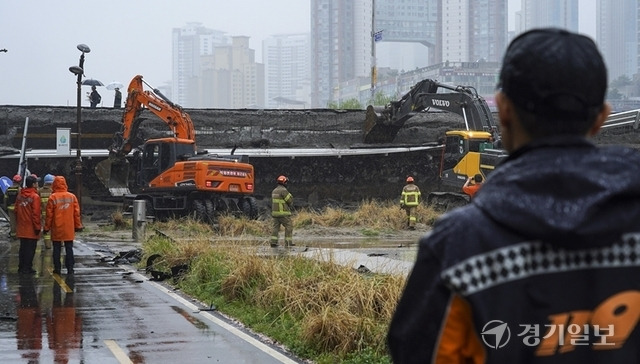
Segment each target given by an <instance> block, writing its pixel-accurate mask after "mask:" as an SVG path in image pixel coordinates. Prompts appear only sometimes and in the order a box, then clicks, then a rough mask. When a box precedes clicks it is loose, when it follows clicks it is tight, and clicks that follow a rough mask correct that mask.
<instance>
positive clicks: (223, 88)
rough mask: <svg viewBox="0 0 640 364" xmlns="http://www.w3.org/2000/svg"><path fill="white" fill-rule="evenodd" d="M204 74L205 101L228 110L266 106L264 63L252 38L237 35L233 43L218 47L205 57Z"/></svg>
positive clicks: (203, 90) (232, 38) (202, 92)
mask: <svg viewBox="0 0 640 364" xmlns="http://www.w3.org/2000/svg"><path fill="white" fill-rule="evenodd" d="M203 59H204V60H205V63H206V66H205V67H203V72H202V76H201V82H200V85H201V86H200V87H201V94H202V95H204V100H203V102H204V103H205V104H206V105H210V107H216V108H225V109H242V108H263V107H264V105H265V103H264V65H263V64H261V63H256V61H255V50H253V49H251V48H249V37H246V36H233V37H231V45H228V46H219V47H216V48H215V50H214V52H213V54H212V55H211V56H206V57H203Z"/></svg>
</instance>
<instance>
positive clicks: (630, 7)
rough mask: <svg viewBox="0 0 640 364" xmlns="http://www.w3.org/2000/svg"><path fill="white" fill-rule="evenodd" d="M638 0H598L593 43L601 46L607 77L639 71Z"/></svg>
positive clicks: (613, 77) (610, 78) (611, 78)
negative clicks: (594, 41)
mask: <svg viewBox="0 0 640 364" xmlns="http://www.w3.org/2000/svg"><path fill="white" fill-rule="evenodd" d="M638 7H639V4H638V1H637V0H616V1H612V0H606V1H605V0H597V3H596V18H597V19H596V42H597V43H598V46H599V47H600V51H601V52H602V54H603V56H604V59H605V62H606V64H607V68H608V70H609V80H610V81H611V80H615V79H616V78H618V77H620V76H622V75H627V76H628V77H629V78H631V77H632V76H633V75H634V74H636V73H638V72H639V70H638V66H639V62H638V57H639V54H638V51H639V47H638V42H639V41H640V37H639V36H638V22H639V19H638V17H639V14H640V10H639V9H638Z"/></svg>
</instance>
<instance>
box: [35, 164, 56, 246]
mask: <svg viewBox="0 0 640 364" xmlns="http://www.w3.org/2000/svg"><path fill="white" fill-rule="evenodd" d="M53 178H54V175H52V174H47V175H46V176H44V181H43V182H42V187H40V190H39V191H38V192H39V193H40V201H41V206H42V226H44V219H45V216H46V213H47V209H46V206H47V202H48V201H49V196H51V193H53V189H52V187H51V186H52V185H53ZM42 238H43V240H44V247H45V249H51V246H52V245H51V232H50V231H47V233H46V234H43V235H42Z"/></svg>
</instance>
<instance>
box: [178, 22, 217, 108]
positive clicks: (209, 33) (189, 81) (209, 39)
mask: <svg viewBox="0 0 640 364" xmlns="http://www.w3.org/2000/svg"><path fill="white" fill-rule="evenodd" d="M228 43H229V39H228V37H227V36H225V33H224V32H222V31H219V30H213V29H207V28H205V27H204V26H203V25H202V24H201V23H188V24H187V25H186V26H184V27H182V28H174V29H173V32H172V45H173V54H172V55H173V65H172V86H171V94H172V95H173V98H174V99H173V101H174V102H175V103H177V104H179V105H182V106H183V107H201V103H200V99H201V96H200V85H199V77H200V76H201V74H202V57H203V56H211V55H212V54H213V50H214V48H215V47H216V46H220V45H225V44H228Z"/></svg>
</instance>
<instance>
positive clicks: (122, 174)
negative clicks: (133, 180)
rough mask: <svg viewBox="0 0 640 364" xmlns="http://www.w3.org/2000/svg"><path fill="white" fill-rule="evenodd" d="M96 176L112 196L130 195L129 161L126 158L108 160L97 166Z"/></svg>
mask: <svg viewBox="0 0 640 364" xmlns="http://www.w3.org/2000/svg"><path fill="white" fill-rule="evenodd" d="M95 172H96V176H97V177H98V179H99V180H100V182H102V184H104V186H105V187H106V188H107V189H108V190H109V193H111V196H123V195H125V194H128V193H129V184H128V180H129V161H128V160H127V159H126V158H122V159H117V158H108V159H105V160H103V161H102V162H99V163H98V164H96V168H95Z"/></svg>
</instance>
